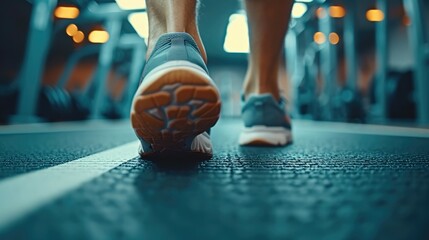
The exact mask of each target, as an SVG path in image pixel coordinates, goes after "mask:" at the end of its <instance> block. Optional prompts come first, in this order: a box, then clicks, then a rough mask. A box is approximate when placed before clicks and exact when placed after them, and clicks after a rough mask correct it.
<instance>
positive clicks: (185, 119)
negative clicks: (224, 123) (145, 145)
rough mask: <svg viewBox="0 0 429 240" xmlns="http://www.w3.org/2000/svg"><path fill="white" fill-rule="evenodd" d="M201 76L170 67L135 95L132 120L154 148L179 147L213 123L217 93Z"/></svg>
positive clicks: (217, 114) (219, 104) (216, 117)
mask: <svg viewBox="0 0 429 240" xmlns="http://www.w3.org/2000/svg"><path fill="white" fill-rule="evenodd" d="M201 78H202V76H200V75H199V74H195V73H192V72H190V71H186V70H178V71H171V72H168V73H166V74H164V75H162V76H160V77H159V79H157V80H156V82H154V84H153V85H156V86H153V85H151V86H149V87H148V88H147V89H146V90H143V91H142V93H139V94H138V95H136V96H135V98H134V104H133V109H132V112H131V123H132V126H133V128H134V130H135V132H136V134H137V135H138V136H139V137H140V138H143V139H144V140H145V141H147V142H149V143H151V145H152V149H153V151H158V152H161V151H165V150H176V149H177V150H180V148H183V146H184V144H185V142H186V140H187V139H189V138H192V137H195V136H197V135H198V134H200V133H202V132H204V131H206V130H207V129H209V128H210V127H212V126H214V125H215V124H216V122H217V120H218V119H219V115H220V109H221V103H220V96H219V93H218V91H217V89H216V88H215V87H214V86H213V85H211V84H209V83H208V82H207V81H206V80H204V79H201ZM163 83H164V84H163Z"/></svg>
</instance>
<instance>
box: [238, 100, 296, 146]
mask: <svg viewBox="0 0 429 240" xmlns="http://www.w3.org/2000/svg"><path fill="white" fill-rule="evenodd" d="M241 115H242V118H243V121H244V127H245V128H244V130H243V131H242V132H241V134H240V138H239V144H240V145H254V146H284V145H287V144H289V143H291V142H292V131H291V121H290V118H289V116H288V114H287V113H286V108H285V99H283V98H282V99H281V100H280V101H276V100H275V99H274V97H273V96H272V95H271V94H261V95H251V96H250V97H249V98H248V99H246V100H244V97H243V105H242V109H241Z"/></svg>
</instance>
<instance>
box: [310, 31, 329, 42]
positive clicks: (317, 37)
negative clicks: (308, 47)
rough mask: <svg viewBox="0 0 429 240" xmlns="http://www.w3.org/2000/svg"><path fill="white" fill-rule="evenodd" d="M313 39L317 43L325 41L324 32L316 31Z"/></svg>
mask: <svg viewBox="0 0 429 240" xmlns="http://www.w3.org/2000/svg"><path fill="white" fill-rule="evenodd" d="M313 39H314V42H316V43H317V44H323V43H324V42H325V41H326V37H325V34H323V33H322V32H316V33H315V34H314V36H313Z"/></svg>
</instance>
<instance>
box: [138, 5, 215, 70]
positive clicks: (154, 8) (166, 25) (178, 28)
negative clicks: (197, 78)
mask: <svg viewBox="0 0 429 240" xmlns="http://www.w3.org/2000/svg"><path fill="white" fill-rule="evenodd" d="M146 5H147V9H148V17H149V44H148V45H149V46H148V51H147V57H149V56H150V54H151V53H152V50H153V48H154V44H155V43H156V41H157V40H158V38H159V36H160V35H162V34H164V33H170V32H187V33H189V34H191V36H192V37H193V38H194V39H195V41H196V42H197V44H198V47H199V48H200V51H201V53H202V56H203V58H204V60H205V61H206V62H207V56H206V53H205V49H204V46H203V43H202V41H201V37H200V34H199V32H198V27H197V14H196V12H197V0H180V1H177V0H146Z"/></svg>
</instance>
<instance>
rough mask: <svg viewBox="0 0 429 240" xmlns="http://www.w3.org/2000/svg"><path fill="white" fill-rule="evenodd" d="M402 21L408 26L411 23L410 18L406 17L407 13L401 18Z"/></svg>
mask: <svg viewBox="0 0 429 240" xmlns="http://www.w3.org/2000/svg"><path fill="white" fill-rule="evenodd" d="M402 23H403V24H404V25H405V26H410V25H411V19H410V17H408V16H407V15H404V17H403V18H402Z"/></svg>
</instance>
